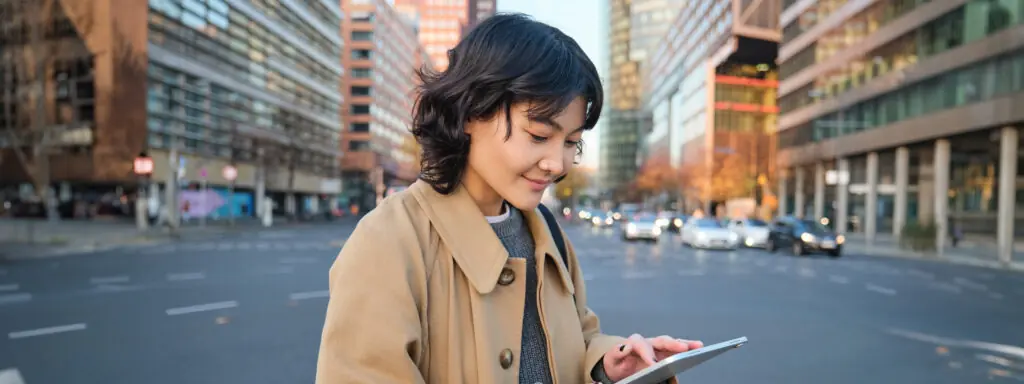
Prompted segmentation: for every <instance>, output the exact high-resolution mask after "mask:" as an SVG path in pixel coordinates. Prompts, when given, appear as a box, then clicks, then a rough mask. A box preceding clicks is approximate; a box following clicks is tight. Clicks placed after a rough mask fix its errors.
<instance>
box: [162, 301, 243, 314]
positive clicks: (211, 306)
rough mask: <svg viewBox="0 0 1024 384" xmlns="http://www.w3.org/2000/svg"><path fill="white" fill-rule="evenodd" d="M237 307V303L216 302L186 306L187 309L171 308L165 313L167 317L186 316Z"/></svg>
mask: <svg viewBox="0 0 1024 384" xmlns="http://www.w3.org/2000/svg"><path fill="white" fill-rule="evenodd" d="M237 306H238V302H237V301H234V300H232V301H221V302H217V303H208V304H199V305H192V306H188V307H178V308H171V309H168V310H167V311H166V312H167V316H176V315H187V314H189V313H196V312H206V311H216V310H220V309H228V308H234V307H237Z"/></svg>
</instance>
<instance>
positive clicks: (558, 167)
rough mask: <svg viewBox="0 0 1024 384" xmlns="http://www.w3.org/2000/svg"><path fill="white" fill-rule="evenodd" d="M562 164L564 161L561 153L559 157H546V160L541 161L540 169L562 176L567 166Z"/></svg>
mask: <svg viewBox="0 0 1024 384" xmlns="http://www.w3.org/2000/svg"><path fill="white" fill-rule="evenodd" d="M562 164H563V161H562V154H561V153H558V155H557V156H552V155H548V156H546V157H544V159H541V161H540V169H541V170H543V171H545V172H547V173H549V174H552V175H561V174H562V172H563V171H564V170H565V169H564V168H565V166H563V165H562Z"/></svg>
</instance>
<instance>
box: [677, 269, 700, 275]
mask: <svg viewBox="0 0 1024 384" xmlns="http://www.w3.org/2000/svg"><path fill="white" fill-rule="evenodd" d="M677 273H678V274H679V276H704V273H705V272H704V270H702V269H682V270H679V271H678V272H677Z"/></svg>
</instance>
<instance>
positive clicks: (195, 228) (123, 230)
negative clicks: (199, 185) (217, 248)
mask: <svg viewBox="0 0 1024 384" xmlns="http://www.w3.org/2000/svg"><path fill="white" fill-rule="evenodd" d="M345 221H346V219H345V218H340V219H336V220H334V221H324V220H319V221H291V222H289V221H287V220H286V219H284V218H280V219H278V218H275V220H274V225H273V226H272V227H270V228H265V227H263V225H262V223H261V222H260V221H259V220H256V219H253V218H239V219H238V220H235V225H234V226H230V225H229V223H228V222H227V221H210V222H208V223H206V226H202V227H201V226H200V225H199V223H198V222H197V221H192V222H189V223H186V224H183V225H182V226H181V227H180V228H178V231H177V234H175V235H172V234H171V233H170V230H169V229H168V228H166V227H150V228H149V230H147V231H146V232H139V230H138V228H136V226H135V222H134V221H133V220H122V219H106V220H62V221H59V222H56V223H50V222H47V221H46V220H33V219H0V261H4V260H8V261H10V260H26V259H38V258H48V257H58V256H68V255H74V254H80V253H88V252H95V251H102V250H108V249H114V248H120V247H128V246H139V245H148V244H159V243H167V242H174V241H183V240H197V239H209V238H216V237H219V236H224V235H228V234H233V233H240V232H246V231H247V232H252V231H261V230H274V229H275V228H281V227H289V226H295V225H309V224H328V223H341V222H345Z"/></svg>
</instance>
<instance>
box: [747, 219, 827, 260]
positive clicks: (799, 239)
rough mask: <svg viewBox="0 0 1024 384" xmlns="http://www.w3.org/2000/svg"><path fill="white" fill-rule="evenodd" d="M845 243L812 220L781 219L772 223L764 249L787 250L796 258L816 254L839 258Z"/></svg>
mask: <svg viewBox="0 0 1024 384" xmlns="http://www.w3.org/2000/svg"><path fill="white" fill-rule="evenodd" d="M845 242H846V238H844V237H843V235H837V234H836V233H835V232H833V231H832V230H831V229H829V228H828V227H826V226H824V225H821V224H820V223H818V222H816V221H814V220H805V219H799V218H795V217H783V218H779V219H776V220H775V221H774V222H773V223H772V225H771V231H770V232H769V233H768V243H767V244H766V245H765V249H767V250H768V252H775V250H776V249H781V248H789V249H791V250H792V252H793V255H796V256H802V255H805V254H808V253H815V252H818V253H827V254H828V255H829V256H832V257H839V256H840V255H842V252H843V243H845Z"/></svg>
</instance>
